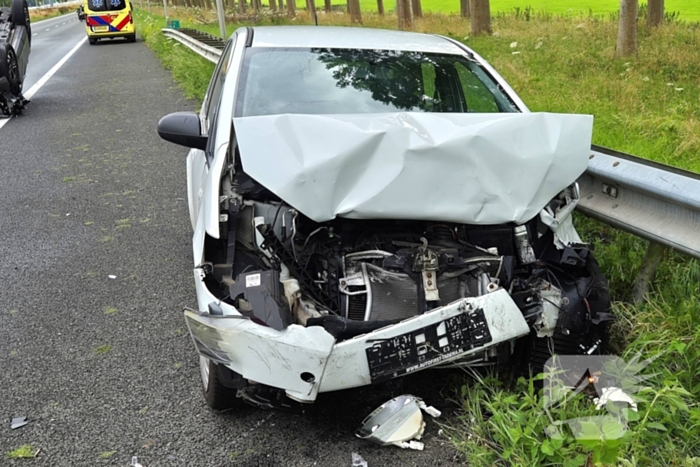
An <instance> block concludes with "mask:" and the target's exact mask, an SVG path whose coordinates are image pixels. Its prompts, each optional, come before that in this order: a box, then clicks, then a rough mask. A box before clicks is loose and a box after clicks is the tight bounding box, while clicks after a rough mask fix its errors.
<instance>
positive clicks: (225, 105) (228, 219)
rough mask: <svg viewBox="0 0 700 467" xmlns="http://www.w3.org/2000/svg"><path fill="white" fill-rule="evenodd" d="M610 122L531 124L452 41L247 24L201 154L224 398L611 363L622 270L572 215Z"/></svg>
mask: <svg viewBox="0 0 700 467" xmlns="http://www.w3.org/2000/svg"><path fill="white" fill-rule="evenodd" d="M592 125H593V118H592V116H589V115H562V114H549V113H531V112H529V111H528V109H527V107H526V106H525V104H524V103H523V102H522V101H521V99H520V98H518V96H517V95H516V94H515V92H514V91H513V90H512V89H511V88H510V87H509V86H508V84H507V83H506V82H505V81H504V80H503V78H502V77H501V76H499V75H498V73H497V72H496V71H495V70H494V69H493V68H491V67H490V66H489V65H488V64H487V63H486V62H485V61H484V60H483V59H482V58H481V57H479V56H478V55H477V54H476V53H474V52H473V51H472V50H470V49H468V48H467V47H465V46H464V45H462V44H460V43H458V42H456V41H454V40H451V39H449V38H446V37H440V36H434V35H424V34H415V33H406V32H396V31H382V30H376V29H362V28H330V27H259V28H242V29H239V30H238V31H236V33H235V34H233V36H232V37H231V38H230V40H229V41H228V43H227V45H226V48H225V50H224V51H223V55H222V57H221V59H220V61H219V63H218V65H217V67H216V70H215V72H214V75H213V77H212V80H211V84H210V86H209V90H208V92H207V95H206V98H205V100H204V103H203V106H202V111H201V114H200V115H197V114H195V113H192V112H182V113H175V114H170V115H167V116H165V117H164V118H163V119H161V121H160V122H159V125H158V131H159V133H160V135H161V137H162V138H164V139H166V140H168V141H171V142H173V143H176V144H180V145H183V146H186V147H189V148H192V149H191V151H190V153H189V155H188V157H187V183H188V191H189V209H190V216H191V220H192V226H193V228H194V237H193V245H194V280H195V287H196V292H197V301H198V310H189V309H188V310H185V319H186V321H187V324H188V327H189V330H190V333H191V335H192V338H193V340H194V343H195V346H196V348H197V351H198V352H199V355H200V363H201V374H202V381H203V384H204V394H205V397H206V400H207V403H208V404H209V405H210V406H211V407H214V408H224V407H230V406H231V405H233V404H235V403H237V401H246V402H249V403H252V404H254V405H257V406H260V407H279V408H282V407H291V406H294V405H297V403H312V402H313V401H314V400H315V399H316V398H317V396H318V394H319V393H321V392H328V391H337V390H341V389H347V388H353V387H358V386H363V385H369V384H374V383H378V382H382V381H385V380H388V379H391V378H397V377H400V376H403V375H406V374H408V373H412V372H416V371H419V370H424V369H429V368H435V367H441V368H444V367H458V366H461V367H464V366H484V365H515V366H516V367H518V368H520V369H522V370H523V371H528V369H529V368H534V369H535V370H536V369H538V368H541V367H542V365H543V364H544V363H545V362H546V360H547V359H548V358H549V357H550V356H551V354H552V352H557V353H562V354H587V353H594V352H597V351H599V350H600V348H601V346H602V344H603V343H604V342H603V341H604V337H605V324H606V322H607V321H609V320H610V319H611V318H612V316H611V314H610V303H609V302H610V300H609V294H608V288H607V283H606V280H605V278H604V277H603V276H602V275H601V274H600V272H599V269H598V266H597V263H596V261H595V259H594V257H593V255H592V253H591V251H590V250H589V249H588V247H587V245H585V244H583V243H582V242H581V239H580V238H579V237H578V235H577V233H576V231H575V229H574V227H573V225H572V221H571V213H572V211H573V209H574V208H575V206H576V204H577V202H578V196H579V194H578V187H577V185H576V180H577V178H578V177H579V176H580V175H581V174H582V173H583V172H584V171H585V169H586V167H587V162H588V157H589V151H590V144H591V133H592Z"/></svg>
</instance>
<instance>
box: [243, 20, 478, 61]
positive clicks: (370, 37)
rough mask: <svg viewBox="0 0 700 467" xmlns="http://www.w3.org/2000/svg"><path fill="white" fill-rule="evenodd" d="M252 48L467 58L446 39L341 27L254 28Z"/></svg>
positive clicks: (402, 32)
mask: <svg viewBox="0 0 700 467" xmlns="http://www.w3.org/2000/svg"><path fill="white" fill-rule="evenodd" d="M253 30H254V32H253V42H252V47H322V48H329V49H382V50H384V49H389V50H403V51H410V52H433V53H446V54H455V55H464V54H465V51H464V49H461V48H460V47H459V46H458V45H457V44H455V43H454V42H452V41H450V40H448V39H447V38H445V37H441V36H436V35H432V34H420V33H415V32H404V31H390V30H386V29H374V28H357V27H337V26H260V27H255V28H253Z"/></svg>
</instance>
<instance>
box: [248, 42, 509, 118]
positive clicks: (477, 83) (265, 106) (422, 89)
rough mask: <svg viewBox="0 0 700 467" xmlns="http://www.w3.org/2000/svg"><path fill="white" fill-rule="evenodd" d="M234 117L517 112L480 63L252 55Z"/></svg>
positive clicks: (331, 54) (393, 54)
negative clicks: (403, 112) (407, 112)
mask: <svg viewBox="0 0 700 467" xmlns="http://www.w3.org/2000/svg"><path fill="white" fill-rule="evenodd" d="M238 96H240V98H239V99H238V100H237V103H236V112H235V115H236V116H237V117H251V116H257V115H277V114H286V113H296V114H358V113H381V112H401V111H411V112H489V113H491V112H517V111H518V109H517V108H516V106H515V105H514V104H513V102H512V101H511V100H510V99H509V98H508V97H507V96H506V95H505V93H504V92H503V91H502V90H501V89H500V87H499V86H498V85H497V84H496V82H495V81H494V80H493V78H492V77H491V76H490V75H489V74H488V72H486V70H484V68H483V67H481V66H480V65H479V64H478V63H476V62H474V61H473V60H470V59H469V58H468V57H466V56H462V55H450V54H436V53H425V52H407V51H396V50H355V49H308V48H305V49H300V48H251V49H248V52H247V55H246V57H245V60H244V64H243V72H242V77H241V80H240V83H239V92H238Z"/></svg>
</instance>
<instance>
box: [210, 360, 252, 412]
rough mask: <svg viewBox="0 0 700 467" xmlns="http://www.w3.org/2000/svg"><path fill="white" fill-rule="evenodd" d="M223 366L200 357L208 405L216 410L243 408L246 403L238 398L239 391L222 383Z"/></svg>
mask: <svg viewBox="0 0 700 467" xmlns="http://www.w3.org/2000/svg"><path fill="white" fill-rule="evenodd" d="M222 370H227V371H230V370H228V368H221V365H219V364H218V363H215V362H214V361H212V360H210V359H208V358H206V357H203V356H201V355H200V356H199V372H200V376H201V378H202V391H203V393H204V400H205V401H206V402H207V405H208V406H209V407H211V408H212V409H214V410H224V409H233V408H238V407H243V406H244V404H245V403H244V402H243V400H242V399H240V398H239V397H237V396H236V393H237V392H238V390H237V389H234V388H230V387H226V386H225V385H224V384H223V382H222V381H221V371H222Z"/></svg>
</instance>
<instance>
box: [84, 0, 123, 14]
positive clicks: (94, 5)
mask: <svg viewBox="0 0 700 467" xmlns="http://www.w3.org/2000/svg"><path fill="white" fill-rule="evenodd" d="M124 8H126V2H125V0H88V9H89V10H90V11H119V10H123V9H124Z"/></svg>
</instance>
